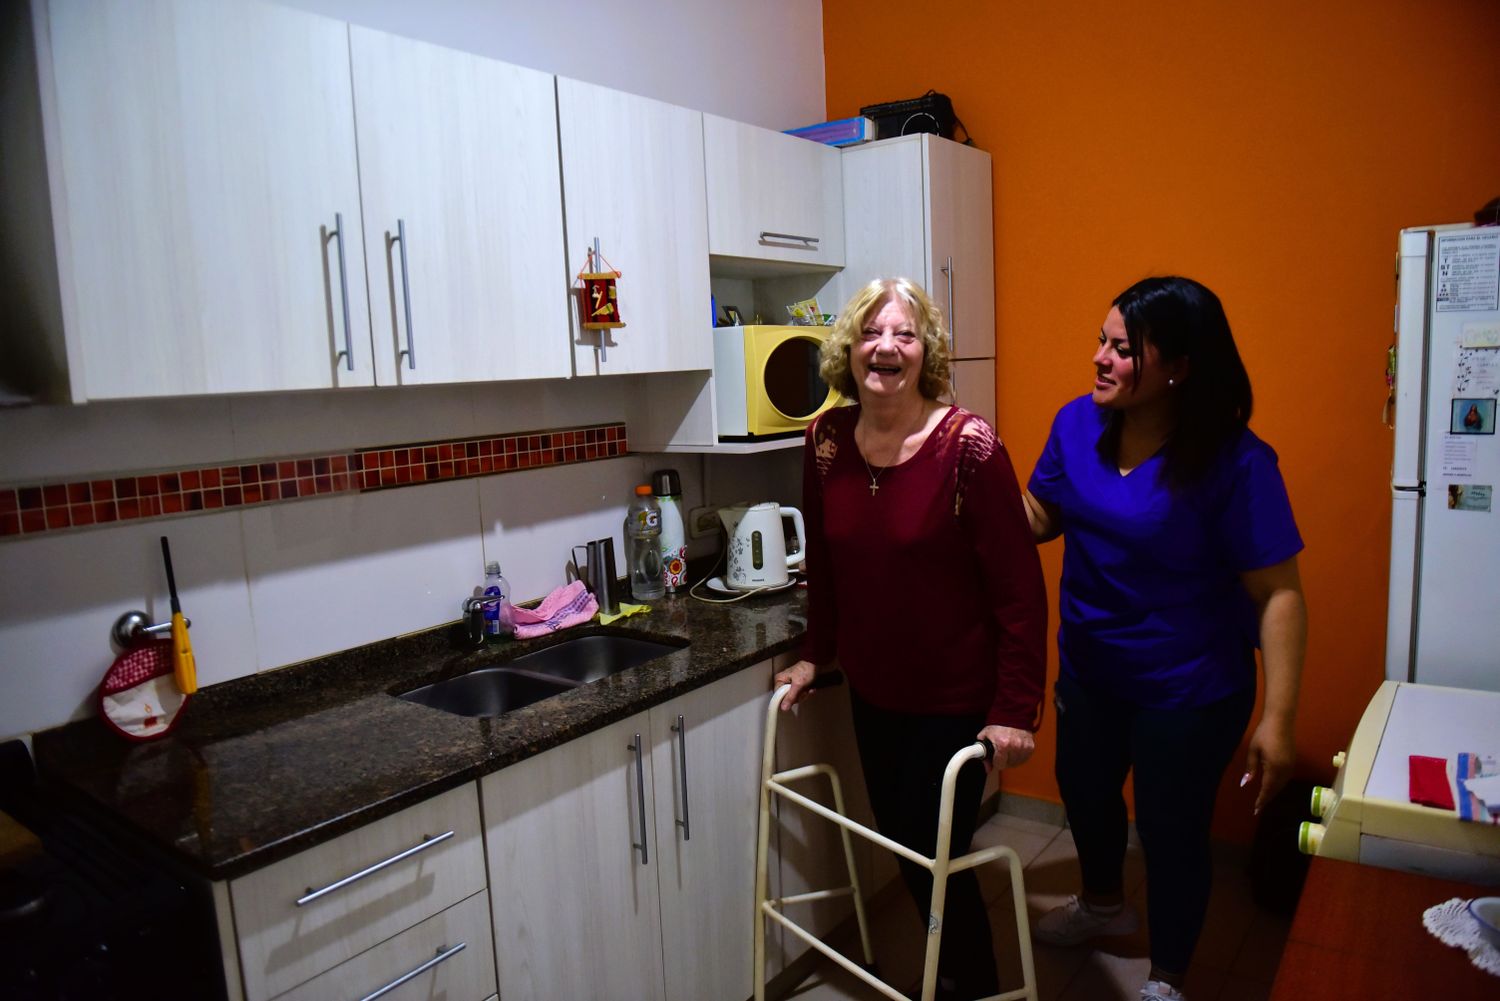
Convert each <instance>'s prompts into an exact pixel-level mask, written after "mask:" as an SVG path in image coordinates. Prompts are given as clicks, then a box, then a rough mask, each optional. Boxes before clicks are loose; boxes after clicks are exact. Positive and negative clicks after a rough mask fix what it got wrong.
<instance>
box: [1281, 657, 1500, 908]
mask: <svg viewBox="0 0 1500 1001" xmlns="http://www.w3.org/2000/svg"><path fill="white" fill-rule="evenodd" d="M1460 753H1472V754H1497V753H1500V692H1481V691H1472V690H1469V689H1464V688H1445V687H1441V686H1438V685H1415V684H1408V683H1406V682H1400V681H1387V682H1385V683H1384V684H1382V685H1381V686H1380V688H1379V690H1378V691H1376V693H1375V697H1374V698H1372V699H1371V700H1370V704H1369V706H1368V707H1367V708H1366V709H1365V712H1364V716H1363V717H1361V719H1360V721H1359V725H1358V726H1357V727H1356V728H1355V730H1354V740H1353V741H1352V742H1350V744H1349V749H1348V750H1347V751H1340V752H1339V753H1338V754H1336V755H1335V756H1334V759H1333V763H1334V765H1335V767H1337V768H1338V774H1337V777H1336V778H1335V779H1334V783H1333V786H1332V788H1319V789H1316V790H1314V792H1313V797H1312V811H1313V814H1314V815H1315V816H1317V817H1319V818H1320V821H1319V822H1317V823H1308V824H1303V825H1302V831H1301V842H1302V850H1303V851H1304V852H1307V853H1308V854H1316V855H1326V856H1328V857H1330V858H1336V859H1343V860H1345V861H1349V862H1361V863H1364V864H1366V865H1375V866H1380V867H1382V868H1385V869H1401V870H1405V871H1407V872H1419V873H1424V874H1426V875H1430V876H1438V877H1441V878H1444V879H1454V880H1461V881H1463V882H1466V883H1481V884H1486V885H1500V826H1495V825H1493V824H1481V823H1475V822H1472V821H1464V820H1460V819H1459V818H1458V814H1457V813H1456V812H1455V811H1453V810H1439V809H1435V808H1433V807H1428V806H1419V805H1417V804H1415V803H1412V802H1410V764H1409V762H1410V758H1411V755H1414V754H1416V755H1424V756H1427V757H1433V758H1443V759H1446V760H1447V761H1448V762H1449V765H1448V773H1449V776H1450V778H1451V777H1452V773H1453V760H1454V759H1455V758H1456V757H1457V755H1459V754H1460ZM1456 792H1457V790H1456V789H1455V795H1456Z"/></svg>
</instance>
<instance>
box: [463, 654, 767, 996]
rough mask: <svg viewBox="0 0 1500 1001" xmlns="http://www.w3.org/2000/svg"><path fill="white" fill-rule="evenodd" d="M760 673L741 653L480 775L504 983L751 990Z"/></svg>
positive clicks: (545, 990) (518, 990) (546, 989)
mask: <svg viewBox="0 0 1500 1001" xmlns="http://www.w3.org/2000/svg"><path fill="white" fill-rule="evenodd" d="M769 684H770V663H769V662H767V663H765V664H762V665H760V666H758V667H752V668H747V669H746V670H744V671H740V672H738V673H736V674H734V675H732V676H730V677H728V678H725V679H722V680H720V681H717V682H714V683H713V684H711V685H707V686H705V687H703V688H699V689H696V690H694V691H692V692H689V693H688V694H686V695H684V696H682V697H680V698H677V699H673V700H671V701H669V702H666V703H663V704H661V705H659V706H656V707H655V708H653V709H651V710H649V711H648V712H642V713H637V714H636V715H634V716H631V717H630V718H628V719H625V720H622V721H620V722H618V723H615V724H613V725H611V726H609V727H606V728H605V729H603V730H600V731H598V732H596V733H593V734H590V735H588V736H585V737H580V738H578V739H576V740H573V741H570V742H569V743H567V744H564V745H562V746H561V747H556V748H553V749H552V750H550V751H546V752H544V753H542V754H540V755H537V756H536V757H534V758H529V759H527V760H525V761H522V762H520V763H518V764H515V765H512V766H510V767H509V768H506V769H503V770H501V771H499V772H496V773H494V774H492V775H489V776H486V777H485V778H484V779H482V780H481V781H480V789H481V796H482V798H483V803H484V812H485V818H486V834H485V844H486V850H487V852H488V854H489V868H490V874H491V880H492V884H493V893H492V896H491V899H492V901H493V907H494V924H495V942H496V945H495V951H496V960H497V963H498V965H499V968H500V996H501V997H504V998H509V999H518V1001H531V999H535V1001H545V999H559V1001H570V999H574V998H601V999H604V998H620V999H629V1001H644V999H650V998H662V999H666V1001H698V999H702V998H743V997H748V996H749V995H750V993H751V989H752V987H753V984H752V981H751V973H750V958H751V957H750V946H751V928H752V925H751V921H752V920H753V909H754V908H753V903H754V896H753V894H754V875H755V824H756V817H757V810H758V806H757V804H758V795H759V782H760V755H759V748H760V741H761V733H762V730H763V727H764V725H765V707H766V700H767V699H768V698H769V694H770V690H769ZM679 717H681V721H682V726H683V727H684V729H682V730H674V729H673V727H676V726H678V719H679ZM637 741H639V743H637ZM684 746H685V747H686V753H687V757H686V758H685V759H684V757H683V749H684ZM635 747H640V749H641V757H640V759H639V760H640V764H639V770H638V766H637V758H636V751H635V750H634V749H633V748H635ZM684 765H685V771H686V787H685V788H684V785H683V773H684ZM643 818H644V821H645V833H644V835H643V834H642V819H643ZM682 821H686V824H687V826H686V828H684V827H683V826H682V823H681V822H682ZM643 841H644V842H645V852H644V856H643V852H642V849H641V844H642V842H643Z"/></svg>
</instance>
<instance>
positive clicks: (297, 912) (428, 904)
mask: <svg viewBox="0 0 1500 1001" xmlns="http://www.w3.org/2000/svg"><path fill="white" fill-rule="evenodd" d="M482 837H483V832H482V829H481V825H480V821H479V802H478V798H477V796H476V789H475V786H474V785H473V784H472V783H470V784H468V785H463V786H460V787H458V788H457V789H453V790H450V791H449V792H446V793H443V794H442V795H439V796H435V797H433V798H432V799H430V800H428V801H426V802H424V803H419V804H418V805H416V806H413V807H410V808H408V809H406V810H403V811H401V812H400V813H396V814H393V815H391V816H389V817H386V818H385V819H383V820H379V821H376V822H375V823H373V824H369V825H366V826H365V827H361V828H359V829H358V830H355V831H351V832H349V833H348V834H344V835H342V836H340V837H337V838H334V839H333V840H332V841H327V842H324V843H323V844H320V845H317V846H316V847H313V848H310V849H308V850H307V851H304V852H302V853H300V854H297V855H293V856H292V857H291V858H288V859H284V860H282V861H281V862H277V863H275V864H274V865H271V866H267V867H266V868H264V869H260V870H257V871H256V872H253V873H251V874H249V875H248V876H243V877H241V878H239V879H235V880H232V881H230V883H229V896H230V900H231V902H232V909H233V916H234V934H235V936H236V938H237V941H238V946H239V964H240V969H241V974H242V976H243V978H244V993H245V997H246V998H247V1001H265V999H269V998H274V997H277V996H279V995H281V994H284V993H285V992H287V991H289V990H291V989H292V988H294V987H298V986H299V985H302V984H305V983H306V982H307V981H309V980H312V979H313V978H314V977H316V976H318V975H320V974H323V973H325V972H326V971H329V970H332V969H334V968H335V967H337V966H339V965H340V964H343V963H346V962H348V961H350V960H354V959H355V957H359V956H361V955H362V954H365V953H366V950H371V949H373V948H374V947H376V946H379V947H380V950H378V951H381V952H382V953H383V955H382V956H381V957H379V961H378V962H375V963H371V962H369V961H363V962H362V964H361V965H360V967H359V968H360V969H361V970H362V971H363V974H368V975H370V976H371V977H372V979H373V978H376V977H378V975H379V974H381V973H390V974H391V976H389V977H386V978H385V979H384V980H381V981H380V982H379V983H376V984H374V986H373V987H372V988H371V989H372V990H373V989H374V987H379V986H381V984H382V983H385V982H388V981H389V980H391V979H394V978H395V976H397V975H399V974H400V973H403V972H405V971H406V970H407V969H409V968H410V965H408V966H407V967H399V960H398V956H404V955H406V953H408V952H409V951H410V950H409V949H406V948H402V949H395V948H390V949H388V948H387V947H386V943H387V940H388V939H392V937H393V936H396V935H398V934H399V933H402V932H405V931H406V930H407V929H409V928H412V927H413V926H416V925H418V924H419V923H421V922H425V921H426V920H427V919H429V918H431V917H433V916H434V915H437V914H438V913H439V912H442V911H444V910H446V909H447V908H450V907H451V906H452V905H454V904H456V903H458V902H459V901H462V900H467V899H469V898H472V897H474V896H476V895H478V897H479V898H480V899H481V900H483V899H484V893H483V891H484V889H485V887H486V880H485V869H484V846H483V842H482ZM320 890H321V891H325V892H322V893H318V892H317V891H320ZM484 911H487V908H485V909H484ZM482 913H484V912H482ZM487 916H488V915H487V913H485V918H486V919H487ZM461 918H462V914H458V915H450V916H449V917H448V918H445V919H444V920H443V921H442V922H439V923H438V925H436V926H429V927H428V929H427V931H425V932H423V933H420V935H419V936H418V937H424V936H425V937H430V936H431V935H432V934H435V933H437V932H435V931H434V928H437V929H438V930H439V931H440V932H441V934H439V937H440V938H444V937H447V936H448V935H449V934H450V933H451V934H452V935H453V936H456V937H457V938H456V940H455V941H454V942H452V943H449V945H450V946H451V945H453V944H456V941H458V940H463V941H468V942H470V943H471V945H472V944H473V943H474V940H475V939H476V937H479V936H482V937H483V938H484V941H485V943H488V941H489V938H488V929H487V927H485V926H484V924H483V923H481V924H477V925H476V924H475V922H474V921H473V920H468V921H464V920H461ZM434 948H435V946H434ZM477 955H478V954H477V953H476V955H474V956H469V957H467V958H466V959H465V960H464V963H462V964H458V965H459V966H468V965H469V964H470V963H472V962H473V961H474V959H475V958H476V956H477ZM429 958H431V957H430V956H429ZM481 972H482V969H481ZM363 974H362V975H363ZM491 976H493V974H491ZM489 990H493V988H489ZM486 993H487V992H486ZM475 996H482V995H477V994H476V995H475Z"/></svg>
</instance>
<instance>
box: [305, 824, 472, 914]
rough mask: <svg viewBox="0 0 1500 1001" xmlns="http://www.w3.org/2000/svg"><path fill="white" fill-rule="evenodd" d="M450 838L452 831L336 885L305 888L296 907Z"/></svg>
mask: <svg viewBox="0 0 1500 1001" xmlns="http://www.w3.org/2000/svg"><path fill="white" fill-rule="evenodd" d="M451 837H453V832H452V831H449V832H448V833H447V834H439V835H438V836H437V837H435V838H428V839H427V840H426V841H424V842H422V843H421V844H420V845H412V846H411V847H410V848H408V849H407V850H406V851H404V852H401V853H400V854H397V855H392V856H391V857H390V858H388V859H386V860H385V861H384V862H376V863H375V864H374V865H372V866H370V867H369V868H368V869H361V870H360V871H359V872H356V873H355V874H354V875H352V876H345V877H344V878H343V879H341V880H339V881H338V882H337V883H329V884H328V885H327V886H325V887H323V888H322V889H321V890H314V889H313V888H312V887H310V886H309V887H308V888H307V893H306V895H305V896H302V897H299V898H297V906H298V907H304V906H306V905H308V904H310V903H312V902H313V901H314V900H317V899H318V898H319V897H321V896H324V895H325V894H329V893H332V892H333V891H334V890H342V889H343V888H344V887H346V886H348V885H349V884H350V883H353V882H355V881H356V880H360V879H364V878H365V877H366V876H369V875H371V874H372V873H377V872H379V871H380V870H382V869H384V868H385V867H386V866H388V865H395V864H396V863H397V862H401V861H403V860H405V859H409V858H411V857H412V856H413V855H415V854H417V853H418V852H425V851H426V850H427V849H429V848H431V847H432V846H433V845H439V844H442V843H443V842H444V841H447V840H448V839H449V838H451Z"/></svg>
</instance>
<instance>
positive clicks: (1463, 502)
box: [1448, 483, 1494, 511]
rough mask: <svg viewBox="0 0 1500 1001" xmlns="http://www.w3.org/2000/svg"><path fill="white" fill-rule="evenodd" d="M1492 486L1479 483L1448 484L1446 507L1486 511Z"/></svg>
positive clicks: (1456, 509) (1457, 509)
mask: <svg viewBox="0 0 1500 1001" xmlns="http://www.w3.org/2000/svg"><path fill="white" fill-rule="evenodd" d="M1493 493H1494V488H1493V487H1491V486H1490V485H1489V484H1481V483H1450V484H1448V508H1449V510H1452V511H1488V510H1489V509H1490V496H1491V495H1492V494H1493Z"/></svg>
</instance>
